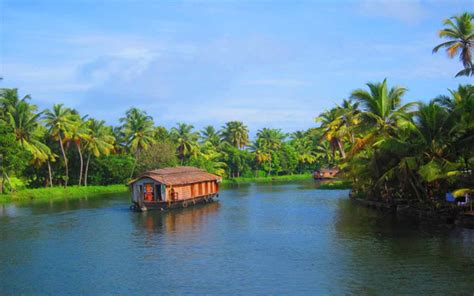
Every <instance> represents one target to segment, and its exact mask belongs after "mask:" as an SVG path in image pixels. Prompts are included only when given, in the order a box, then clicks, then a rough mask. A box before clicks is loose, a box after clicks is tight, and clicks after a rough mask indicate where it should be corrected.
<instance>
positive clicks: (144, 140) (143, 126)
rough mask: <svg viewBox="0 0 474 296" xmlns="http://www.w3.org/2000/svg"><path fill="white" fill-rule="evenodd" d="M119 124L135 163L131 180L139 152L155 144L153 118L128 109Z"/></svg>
mask: <svg viewBox="0 0 474 296" xmlns="http://www.w3.org/2000/svg"><path fill="white" fill-rule="evenodd" d="M120 122H121V123H122V124H123V125H122V132H123V135H124V140H125V143H126V146H127V147H128V149H129V150H130V151H131V152H132V153H133V154H134V156H135V163H134V165H133V167H132V171H131V172H130V178H132V177H133V174H134V172H135V167H136V163H137V161H138V157H139V156H140V152H141V151H143V150H147V149H148V147H149V146H150V145H151V144H154V143H155V142H156V141H155V138H154V136H155V129H154V127H153V118H152V117H151V116H149V115H148V114H146V112H145V111H142V110H139V109H137V108H130V109H128V110H127V112H126V113H125V117H122V118H120Z"/></svg>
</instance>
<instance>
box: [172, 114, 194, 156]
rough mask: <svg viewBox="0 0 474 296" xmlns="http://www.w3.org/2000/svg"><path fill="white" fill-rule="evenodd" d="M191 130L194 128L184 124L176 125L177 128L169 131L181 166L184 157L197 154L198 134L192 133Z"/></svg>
mask: <svg viewBox="0 0 474 296" xmlns="http://www.w3.org/2000/svg"><path fill="white" fill-rule="evenodd" d="M193 129H194V126H192V125H190V124H185V123H178V124H177V127H173V128H172V129H171V139H173V141H174V143H175V144H176V150H177V153H178V156H179V159H180V160H181V165H183V164H184V160H185V158H186V157H188V156H190V155H192V154H194V153H196V152H198V147H197V146H198V142H197V141H198V138H199V133H198V132H194V131H193Z"/></svg>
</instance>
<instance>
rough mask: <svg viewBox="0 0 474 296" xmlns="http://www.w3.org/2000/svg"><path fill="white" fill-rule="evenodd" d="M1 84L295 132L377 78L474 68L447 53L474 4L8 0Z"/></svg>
mask: <svg viewBox="0 0 474 296" xmlns="http://www.w3.org/2000/svg"><path fill="white" fill-rule="evenodd" d="M0 3H1V5H2V6H1V13H2V16H1V20H2V21H1V55H0V57H1V59H0V74H1V76H2V77H4V80H3V81H2V82H0V83H1V86H2V87H17V88H19V89H20V92H21V94H31V96H32V97H33V102H34V103H36V104H38V105H39V106H40V108H50V107H51V106H52V104H54V103H64V104H65V105H67V106H70V107H74V108H77V109H79V110H80V111H81V112H82V113H84V114H89V115H90V116H93V117H96V118H99V119H104V120H106V121H107V123H109V124H117V122H118V118H120V117H121V116H122V115H123V114H124V112H125V110H126V109H128V108H129V107H131V106H136V107H139V108H143V109H145V110H146V111H147V112H148V113H149V114H150V115H152V116H153V117H154V119H155V123H156V124H158V125H164V126H166V127H171V126H173V125H175V123H176V122H187V123H191V124H194V125H195V126H196V127H197V128H201V127H202V126H204V125H207V124H212V125H216V126H221V125H222V124H223V123H224V122H226V121H230V120H242V121H244V122H245V123H246V124H247V125H248V126H249V127H250V129H251V130H253V131H255V130H257V129H259V128H262V127H277V128H282V129H283V130H284V131H288V132H291V131H294V130H297V129H306V128H309V127H312V126H315V123H314V117H316V116H317V115H318V114H319V113H320V112H321V111H324V110H325V109H328V108H330V107H332V106H333V105H334V104H335V103H338V102H340V101H341V99H343V98H346V97H348V96H349V94H350V92H351V90H353V89H355V88H360V87H364V85H365V83H367V82H369V81H373V82H375V81H382V80H383V79H384V78H385V77H386V78H387V79H388V81H389V84H391V85H395V84H397V85H403V86H406V87H407V88H408V89H409V92H408V93H407V95H406V97H405V100H406V101H412V100H421V101H426V100H429V99H431V98H433V97H435V96H437V95H438V94H445V93H446V92H447V89H448V88H451V89H452V88H456V87H457V85H458V84H459V83H467V82H469V81H471V83H472V78H454V74H455V73H457V71H459V70H460V68H461V64H460V63H459V62H458V61H457V60H456V59H453V60H451V59H448V58H447V57H446V55H445V54H444V52H443V53H439V54H436V55H432V54H431V50H432V48H433V47H434V46H435V45H436V44H438V43H440V39H439V38H438V37H437V31H438V30H439V29H440V28H441V27H442V20H443V19H445V18H447V17H450V16H452V15H454V14H458V13H460V12H462V11H465V10H473V8H474V5H473V2H472V1H456V0H455V1H416V0H413V1H225V0H223V1H217V0H214V1H198V0H193V1H191V0H188V1H131V0H130V1H118V0H117V1H114V0H110V1H72V0H70V1H22V0H19V1H18V0H17V1H8V0H3V1H0Z"/></svg>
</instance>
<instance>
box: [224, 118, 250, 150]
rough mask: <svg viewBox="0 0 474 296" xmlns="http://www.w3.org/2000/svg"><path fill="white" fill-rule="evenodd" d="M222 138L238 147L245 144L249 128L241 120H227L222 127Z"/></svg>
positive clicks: (247, 139) (247, 141)
mask: <svg viewBox="0 0 474 296" xmlns="http://www.w3.org/2000/svg"><path fill="white" fill-rule="evenodd" d="M221 136H222V139H223V140H224V141H226V142H228V143H230V144H231V145H233V146H234V147H236V148H238V149H242V148H244V147H245V146H247V145H248V144H249V143H250V141H249V130H248V127H247V126H246V125H244V123H243V122H242V121H229V122H227V123H226V124H225V126H223V127H222V131H221Z"/></svg>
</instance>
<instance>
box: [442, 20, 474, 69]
mask: <svg viewBox="0 0 474 296" xmlns="http://www.w3.org/2000/svg"><path fill="white" fill-rule="evenodd" d="M473 18H474V14H473V13H469V12H464V13H463V14H461V15H457V16H453V17H451V18H449V19H446V20H444V22H443V24H444V25H445V26H446V27H445V28H443V29H441V30H440V31H439V37H440V38H446V39H448V40H449V41H446V42H443V43H441V44H439V45H437V46H436V47H435V48H433V53H436V52H438V50H440V49H441V48H446V52H447V53H448V56H449V57H450V58H454V56H456V55H458V54H459V60H460V61H461V63H462V64H463V66H464V70H462V71H461V72H459V73H458V74H457V75H456V76H460V75H466V76H467V75H472V74H473V72H472V66H473V65H472V48H473V47H474V25H473V23H472V19H473ZM468 69H471V70H470V71H468Z"/></svg>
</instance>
